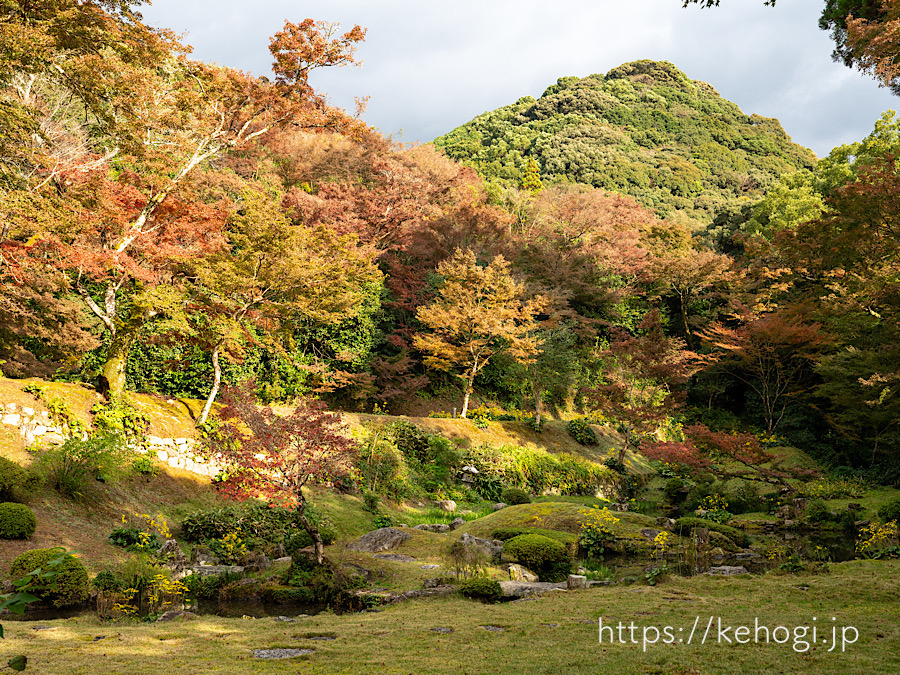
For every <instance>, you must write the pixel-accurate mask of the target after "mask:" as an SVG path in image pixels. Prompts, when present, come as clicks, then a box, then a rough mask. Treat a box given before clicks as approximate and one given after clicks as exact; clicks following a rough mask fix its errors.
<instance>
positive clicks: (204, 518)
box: [181, 504, 337, 554]
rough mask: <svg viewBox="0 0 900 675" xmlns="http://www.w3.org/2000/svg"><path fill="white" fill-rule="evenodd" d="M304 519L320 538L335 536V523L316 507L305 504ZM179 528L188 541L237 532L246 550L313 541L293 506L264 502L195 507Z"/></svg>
mask: <svg viewBox="0 0 900 675" xmlns="http://www.w3.org/2000/svg"><path fill="white" fill-rule="evenodd" d="M305 514H306V517H307V519H308V520H309V521H310V522H311V523H313V524H314V525H316V527H318V529H319V534H320V536H321V537H322V541H324V542H325V543H326V544H330V543H332V542H333V541H334V540H335V539H336V538H337V533H336V532H335V530H334V527H333V526H332V525H331V523H329V522H328V521H327V520H325V518H323V517H322V516H321V515H319V513H317V512H316V510H315V509H314V508H312V507H310V506H307V507H306V512H305ZM181 532H182V535H183V536H184V538H185V539H186V540H187V541H189V542H200V543H210V542H214V541H220V540H222V539H223V538H224V537H226V536H228V535H232V534H237V535H238V536H239V537H240V538H241V540H242V542H243V544H244V545H245V546H246V547H247V549H249V550H262V551H265V552H269V553H272V552H274V551H275V550H276V549H277V548H278V547H279V546H284V549H285V551H287V552H288V553H289V554H290V553H292V552H293V551H296V550H298V549H300V548H305V547H306V546H311V545H312V543H313V541H312V538H311V537H310V535H309V534H308V533H307V532H306V530H304V529H303V528H302V527H301V526H300V524H299V521H298V520H297V513H296V511H294V510H293V509H285V508H281V507H278V506H269V505H267V504H254V505H252V506H244V505H235V506H226V507H222V508H218V509H206V510H203V511H196V512H195V513H192V514H190V515H189V516H187V517H186V518H185V519H184V520H183V521H182V523H181Z"/></svg>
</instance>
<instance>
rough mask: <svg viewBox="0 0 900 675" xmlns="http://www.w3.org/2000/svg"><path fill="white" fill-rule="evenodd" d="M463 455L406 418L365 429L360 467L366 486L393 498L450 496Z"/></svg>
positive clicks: (440, 437) (446, 441)
mask: <svg viewBox="0 0 900 675" xmlns="http://www.w3.org/2000/svg"><path fill="white" fill-rule="evenodd" d="M460 462H461V457H460V455H459V451H458V450H457V449H456V446H455V445H454V444H453V443H452V442H450V441H449V440H447V439H446V438H444V437H443V436H440V435H437V434H430V433H428V432H426V431H424V430H423V429H421V428H419V427H417V426H416V425H414V424H412V423H410V422H407V421H406V420H397V421H396V422H392V423H391V424H388V425H385V426H378V425H372V426H370V427H368V428H367V429H366V435H365V437H364V438H363V442H362V447H361V450H360V453H359V459H358V462H357V467H358V469H359V472H360V474H361V483H362V485H363V487H364V488H365V489H366V490H368V491H370V492H372V493H378V494H383V495H386V496H388V497H390V498H392V499H406V498H410V497H425V496H431V497H438V498H444V497H447V496H450V493H451V492H452V491H453V490H454V489H455V484H456V471H457V469H458V467H459V466H460Z"/></svg>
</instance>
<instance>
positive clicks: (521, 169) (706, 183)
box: [434, 61, 816, 229]
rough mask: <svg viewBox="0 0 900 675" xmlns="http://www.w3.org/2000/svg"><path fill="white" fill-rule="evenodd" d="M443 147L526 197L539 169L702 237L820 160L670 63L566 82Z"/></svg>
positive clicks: (454, 134)
mask: <svg viewBox="0 0 900 675" xmlns="http://www.w3.org/2000/svg"><path fill="white" fill-rule="evenodd" d="M434 143H435V145H436V146H437V147H439V148H442V149H443V150H444V152H445V153H446V154H447V155H448V156H450V157H452V158H454V159H458V160H461V161H463V162H464V163H466V164H470V165H471V166H473V167H475V168H476V169H477V170H478V171H479V172H480V173H481V174H482V175H483V176H484V177H485V178H487V179H488V180H490V181H492V182H495V183H499V184H502V185H509V186H513V187H519V186H520V185H522V184H523V183H524V182H525V178H526V176H527V171H528V166H529V163H530V162H531V161H532V160H534V161H536V162H537V164H538V165H539V166H540V170H541V171H540V178H541V179H542V180H543V182H544V184H547V183H553V182H573V183H584V184H587V185H592V186H595V187H599V188H604V189H606V190H609V191H613V192H619V193H623V194H628V195H632V196H633V197H635V198H636V199H637V200H638V201H639V202H640V203H642V204H644V205H645V206H647V207H648V208H652V209H654V210H655V211H656V212H657V214H658V215H660V216H661V217H668V218H671V219H674V220H680V221H683V222H685V223H686V224H689V225H691V226H692V227H693V228H695V229H696V228H700V227H705V226H706V225H708V224H709V223H710V222H712V221H713V220H714V218H715V217H716V216H717V215H718V214H719V213H721V212H723V211H726V210H729V209H731V210H739V209H740V207H741V206H742V205H744V204H750V203H752V202H755V201H758V200H759V199H760V198H761V197H762V196H763V194H764V192H765V190H766V189H767V188H768V187H769V186H770V185H772V184H773V183H774V182H775V180H776V179H777V177H778V176H779V175H781V174H782V173H785V172H788V171H795V170H797V169H800V168H812V167H813V166H814V164H815V162H816V156H815V155H814V154H813V152H812V151H810V150H808V149H806V148H804V147H801V146H799V145H797V144H795V143H793V142H792V141H791V139H790V137H789V136H788V135H787V134H786V133H785V132H784V130H783V129H782V127H781V124H780V123H779V122H778V120H776V119H772V118H767V117H760V116H759V115H750V116H748V115H745V114H744V113H743V112H741V110H740V109H739V108H738V107H737V106H736V105H735V104H733V103H731V102H730V101H727V100H725V99H723V98H722V97H720V96H719V94H718V93H717V92H716V90H715V89H713V87H712V86H710V85H709V84H707V83H705V82H699V81H695V80H690V79H689V78H688V77H687V76H686V75H685V74H684V73H682V72H681V71H680V70H678V69H677V68H676V67H675V66H673V65H672V64H671V63H668V62H659V61H635V62H633V63H626V64H624V65H621V66H619V67H618V68H614V69H612V70H611V71H609V73H607V74H606V75H589V76H588V77H585V78H577V77H564V78H561V79H560V80H559V81H558V82H557V83H556V84H555V85H553V86H551V87H549V88H548V89H547V90H546V91H545V92H544V94H543V95H542V96H541V97H540V98H539V99H538V100H535V99H534V98H532V97H530V96H526V97H524V98H520V99H519V100H518V101H516V102H515V103H513V104H512V105H509V106H506V107H504V108H499V109H498V110H495V111H493V112H488V113H485V114H483V115H481V116H479V117H477V118H475V119H474V120H472V121H471V122H468V123H467V124H464V125H463V126H461V127H459V128H457V129H454V130H453V131H451V132H450V133H449V134H446V135H445V136H441V137H439V138H437V139H435V141H434Z"/></svg>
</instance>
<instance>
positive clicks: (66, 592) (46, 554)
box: [9, 548, 90, 607]
mask: <svg viewBox="0 0 900 675" xmlns="http://www.w3.org/2000/svg"><path fill="white" fill-rule="evenodd" d="M60 551H61V549H59V548H35V549H32V550H31V551H25V553H22V554H21V555H19V556H18V557H17V558H16V559H15V560H13V563H12V566H11V567H10V570H9V574H10V576H11V577H12V578H14V579H16V578H18V577H21V576H22V575H24V574H27V573H28V572H31V571H33V570H36V569H38V568H41V569H44V568H45V567H46V566H47V563H49V562H50V561H51V560H54V559H55V558H58V557H59V555H60ZM56 570H57V574H56V575H55V577H54V578H53V579H38V580H37V581H36V582H35V585H34V586H33V587H32V589H31V590H30V592H31V593H33V594H34V595H35V596H37V597H38V598H39V599H41V600H44V601H45V602H49V603H52V604H53V606H54V607H70V606H72V605H79V604H81V603H82V602H84V601H85V600H87V598H88V595H89V593H90V584H89V582H88V575H87V570H86V569H85V568H84V565H82V564H81V561H80V560H78V558H74V557H73V558H69V559H68V560H66V561H65V562H63V563H62V564H61V565H59V566H58V567H57V568H56Z"/></svg>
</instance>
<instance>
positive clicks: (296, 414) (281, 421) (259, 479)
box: [206, 382, 357, 564]
mask: <svg viewBox="0 0 900 675" xmlns="http://www.w3.org/2000/svg"><path fill="white" fill-rule="evenodd" d="M254 389H255V387H254V385H253V383H252V382H250V383H245V384H244V385H243V386H239V387H228V386H226V387H223V390H222V402H223V407H222V408H221V409H220V410H219V413H218V415H219V419H220V420H221V422H222V424H221V425H220V426H219V428H218V429H217V431H216V432H215V433H213V434H212V435H211V436H210V437H209V438H208V439H207V441H206V448H207V451H208V452H209V453H210V455H211V456H212V457H214V458H215V460H216V461H217V462H218V463H219V464H221V465H223V466H224V467H226V469H225V479H224V480H222V481H221V482H220V483H218V486H219V489H220V490H221V491H222V492H223V493H224V494H225V495H227V496H229V497H231V498H233V499H239V500H243V499H247V498H251V497H260V498H264V499H270V500H273V499H280V500H282V501H283V502H284V503H285V504H291V505H293V506H294V508H295V509H296V513H297V520H298V522H299V523H300V525H301V526H302V527H303V529H304V530H306V532H307V533H308V534H309V536H310V537H311V538H312V540H313V546H314V548H315V554H316V561H317V562H318V563H319V564H322V562H323V561H324V551H325V545H324V543H323V541H322V536H321V535H320V534H319V529H318V527H317V526H316V525H315V524H314V523H313V522H311V521H310V520H309V518H308V517H307V514H306V506H307V501H306V496H305V495H304V494H303V488H304V487H305V486H306V485H308V484H309V483H311V482H319V483H329V482H334V481H336V480H337V479H339V478H341V477H342V476H346V475H347V473H348V471H349V469H350V467H351V466H352V462H353V459H354V458H355V456H356V447H357V446H356V442H355V441H354V440H353V439H352V438H350V437H349V436H348V435H346V434H345V433H344V427H343V423H342V421H341V417H340V415H338V414H335V413H330V412H327V411H325V410H324V407H325V404H323V403H320V402H318V401H312V400H307V399H303V400H301V401H300V403H299V404H298V405H297V406H296V407H295V408H294V410H293V411H292V412H290V413H289V414H287V415H279V414H278V413H276V412H275V411H274V410H272V408H270V407H268V406H266V407H259V406H257V405H256V404H255V400H254V395H253V391H254Z"/></svg>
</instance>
